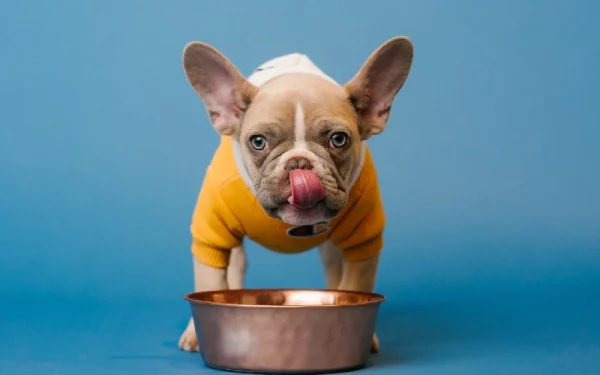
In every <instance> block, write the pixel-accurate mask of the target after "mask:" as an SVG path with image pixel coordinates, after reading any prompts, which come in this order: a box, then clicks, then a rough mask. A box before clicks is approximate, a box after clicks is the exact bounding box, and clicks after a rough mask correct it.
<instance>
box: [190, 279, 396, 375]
mask: <svg viewBox="0 0 600 375" xmlns="http://www.w3.org/2000/svg"><path fill="white" fill-rule="evenodd" d="M185 299H186V300H187V301H189V303H190V306H191V309H192V317H193V319H194V323H195V326H196V335H197V337H198V346H199V349H200V354H201V355H202V358H203V360H204V363H205V364H206V365H207V366H208V367H212V368H216V369H221V370H228V371H240V372H260V373H269V372H271V373H273V372H275V373H289V372H302V373H315V372H317V373H324V372H337V371H347V370H352V369H358V368H361V367H363V366H364V365H365V364H366V362H367V359H368V357H369V353H370V347H371V339H372V337H373V333H374V332H375V321H376V319H377V313H378V312H379V305H380V304H381V303H382V302H383V301H384V300H385V297H384V296H382V295H379V294H374V293H361V292H350V291H339V290H312V289H241V290H220V291H211V292H196V293H191V294H188V295H186V296H185Z"/></svg>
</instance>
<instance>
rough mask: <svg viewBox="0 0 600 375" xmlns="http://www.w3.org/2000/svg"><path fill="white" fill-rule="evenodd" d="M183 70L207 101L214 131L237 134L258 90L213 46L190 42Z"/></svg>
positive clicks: (184, 54) (184, 55)
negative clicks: (243, 116)
mask: <svg viewBox="0 0 600 375" xmlns="http://www.w3.org/2000/svg"><path fill="white" fill-rule="evenodd" d="M183 67H184V70H185V74H186V76H187V79H188V81H189V82H190V84H191V85H192V87H193V88H194V90H196V92H197V93H198V95H199V96H200V98H202V100H203V101H204V104H205V106H206V110H207V111H208V114H209V116H210V119H211V121H212V123H213V125H214V127H215V129H216V130H217V131H218V132H219V133H221V134H222V135H236V134H238V133H239V127H240V122H241V118H242V115H243V114H244V112H245V111H246V109H247V108H248V106H249V105H250V102H251V101H252V99H253V97H254V96H255V95H256V93H257V92H258V88H257V87H256V86H254V85H253V84H251V83H250V82H248V80H246V79H245V78H244V76H243V75H242V74H241V73H240V72H239V70H238V69H237V68H236V67H235V66H234V65H233V64H232V63H231V62H230V61H229V60H228V59H227V58H226V57H225V56H223V54H221V53H220V52H219V51H217V50H216V49H215V48H214V47H212V46H210V45H208V44H205V43H201V42H191V43H189V44H188V45H186V46H185V48H184V50H183Z"/></svg>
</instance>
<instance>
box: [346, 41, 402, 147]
mask: <svg viewBox="0 0 600 375" xmlns="http://www.w3.org/2000/svg"><path fill="white" fill-rule="evenodd" d="M412 60H413V44H412V42H411V41H410V39H409V38H407V37H403V36H399V37H395V38H392V39H390V40H388V41H387V42H385V43H383V44H382V45H381V46H379V48H377V49H376V50H375V51H374V52H373V53H372V54H371V56H370V57H369V58H368V59H367V61H366V62H365V63H364V64H363V66H362V67H361V68H360V70H359V71H358V73H357V74H356V75H355V76H354V78H352V79H351V80H350V81H349V82H348V83H346V85H344V88H345V89H346V91H347V92H348V95H349V98H350V101H351V102H352V104H353V105H354V107H355V108H356V111H357V112H358V114H359V117H360V123H359V131H360V134H361V138H362V139H363V140H364V139H367V138H369V137H370V136H371V135H373V134H379V133H381V132H382V131H383V130H384V129H385V127H386V124H387V121H388V119H389V117H390V112H391V109H392V102H393V101H394V98H395V97H396V94H397V93H398V91H400V89H401V88H402V86H403V85H404V82H405V81H406V78H407V77H408V74H409V72H410V67H411V65H412Z"/></svg>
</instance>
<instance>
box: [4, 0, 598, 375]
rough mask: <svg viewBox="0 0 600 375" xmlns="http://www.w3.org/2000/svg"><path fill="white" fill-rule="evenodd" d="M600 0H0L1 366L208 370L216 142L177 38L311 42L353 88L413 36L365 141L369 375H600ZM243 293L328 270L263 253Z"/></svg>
mask: <svg viewBox="0 0 600 375" xmlns="http://www.w3.org/2000/svg"><path fill="white" fill-rule="evenodd" d="M599 15H600V3H598V2H596V1H592V0H589V1H585V0H580V1H577V2H575V1H573V2H566V1H564V2H559V1H542V0H529V1H516V0H503V1H495V2H490V1H485V2H484V1H476V0H464V1H441V0H440V1H429V0H420V1H393V0H385V1H383V0H382V1H378V2H374V1H373V2H368V1H321V2H317V1H316V0H313V1H284V2H276V1H270V2H265V1H223V2H218V1H192V0H187V1H183V0H180V1H171V2H168V1H148V0H145V1H141V0H138V1H133V0H129V1H75V0H72V1H66V0H64V1H20V2H18V1H13V2H8V1H5V2H2V5H0V68H1V69H0V108H1V110H0V193H1V194H0V374H2V375H4V374H7V375H9V374H19V375H28V374H58V375H70V374H110V375H121V374H142V373H143V374H170V375H174V374H197V373H201V372H202V371H207V372H210V370H207V369H205V368H204V366H203V364H202V361H201V359H200V356H199V355H197V354H189V353H183V352H180V351H178V349H177V345H176V342H177V339H178V337H179V335H180V333H181V331H182V329H183V328H184V326H185V323H186V321H187V318H188V316H189V315H188V314H189V311H188V306H187V305H186V303H185V302H184V301H183V299H182V296H183V295H184V294H185V293H187V292H189V291H190V290H191V288H192V268H191V255H190V253H189V244H190V238H189V231H188V226H189V220H190V217H191V213H192V209H193V205H194V203H195V199H196V196H197V193H198V190H199V188H200V184H201V182H202V177H203V172H204V169H205V167H206V165H207V163H208V162H209V160H210V158H211V155H212V152H213V151H214V149H215V148H216V146H217V144H218V136H217V134H216V132H215V131H214V130H213V129H212V128H211V126H210V124H209V122H208V120H207V116H206V113H205V110H204V107H203V104H202V103H201V101H200V100H199V99H198V98H197V97H196V95H195V94H194V92H193V91H192V89H191V88H190V87H189V85H188V83H187V81H186V79H185V76H184V74H183V70H182V67H181V52H182V49H183V47H184V45H185V44H186V43H187V42H189V41H191V40H201V41H205V42H208V43H211V44H213V45H214V46H216V47H217V48H218V49H220V50H221V51H222V52H223V53H225V54H226V55H227V56H228V57H229V58H230V59H231V60H232V61H233V62H234V63H235V64H236V65H237V66H238V67H239V69H240V70H241V71H242V72H243V73H244V74H249V73H250V72H251V71H252V70H253V69H254V68H255V67H256V66H258V65H259V64H261V63H262V62H264V61H266V60H267V59H270V58H273V57H275V56H278V55H281V54H285V53H290V52H303V53H306V54H308V55H309V56H310V57H311V58H312V59H313V60H314V61H315V62H316V63H317V64H318V65H319V66H320V67H321V68H322V69H323V70H324V71H325V72H327V73H329V74H330V75H331V76H333V77H334V78H335V79H337V80H339V81H341V82H344V81H346V80H347V79H349V78H351V77H352V75H353V74H354V73H355V72H356V71H357V69H358V68H359V67H360V65H361V64H362V63H363V62H364V60H365V59H366V58H367V57H368V55H369V54H370V53H371V52H372V51H373V50H374V49H375V48H376V47H377V46H378V45H379V44H380V43H382V42H383V41H385V40H386V39H388V38H389V37H392V36H395V35H399V34H404V35H408V36H410V37H411V38H412V40H413V42H414V43H415V60H414V66H413V70H412V73H411V75H410V77H409V79H408V81H407V84H406V85H405V87H404V89H403V90H402V91H401V92H400V94H399V95H398V97H397V100H396V102H395V107H394V110H393V112H392V118H391V122H390V124H389V127H388V130H387V131H386V133H384V134H385V135H382V136H379V137H376V138H374V139H373V140H372V141H371V142H370V144H371V148H372V150H373V154H374V158H375V162H376V164H377V165H378V168H379V169H378V171H379V175H380V180H381V188H382V191H383V198H384V200H385V204H386V207H387V212H388V217H389V226H388V229H387V232H386V235H385V236H386V243H387V246H386V248H385V251H384V255H383V261H382V266H381V271H380V276H379V281H378V286H377V291H378V292H381V293H384V294H386V295H387V296H388V298H389V300H388V301H387V302H386V303H385V304H384V305H383V306H382V311H381V315H380V320H379V323H378V324H379V326H378V327H379V328H378V330H379V333H380V337H381V341H382V347H383V349H382V352H381V353H380V354H379V355H377V356H374V357H373V360H372V362H373V364H372V366H371V367H370V368H368V369H367V370H366V371H365V373H370V372H372V373H380V374H598V373H600V271H599V270H600V198H599V197H598V193H599V192H600V167H599V166H598V163H599V161H600V147H599V145H598V143H599V137H600V104H599V103H600V94H599V91H598V90H599V87H600V73H599V67H600V48H599V47H598V46H599V45H600V29H599V26H598V16H599ZM248 252H249V256H250V269H249V275H248V286H249V287H269V286H271V287H273V286H278V287H288V286H289V287H321V286H322V285H323V276H322V274H321V268H320V264H319V262H318V256H317V254H316V253H315V252H309V253H306V254H303V255H300V256H297V257H294V258H290V257H286V256H283V255H277V254H273V253H269V252H267V251H265V250H263V249H261V248H259V247H258V246H256V245H251V246H250V247H249V249H248Z"/></svg>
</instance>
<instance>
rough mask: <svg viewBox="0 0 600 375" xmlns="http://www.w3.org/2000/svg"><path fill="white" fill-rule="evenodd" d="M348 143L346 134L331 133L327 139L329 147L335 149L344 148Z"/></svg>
mask: <svg viewBox="0 0 600 375" xmlns="http://www.w3.org/2000/svg"><path fill="white" fill-rule="evenodd" d="M346 143H348V134H346V133H344V132H337V133H333V135H332V136H331V138H330V139H329V145H330V146H331V147H335V148H341V147H344V146H345V145H346Z"/></svg>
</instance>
